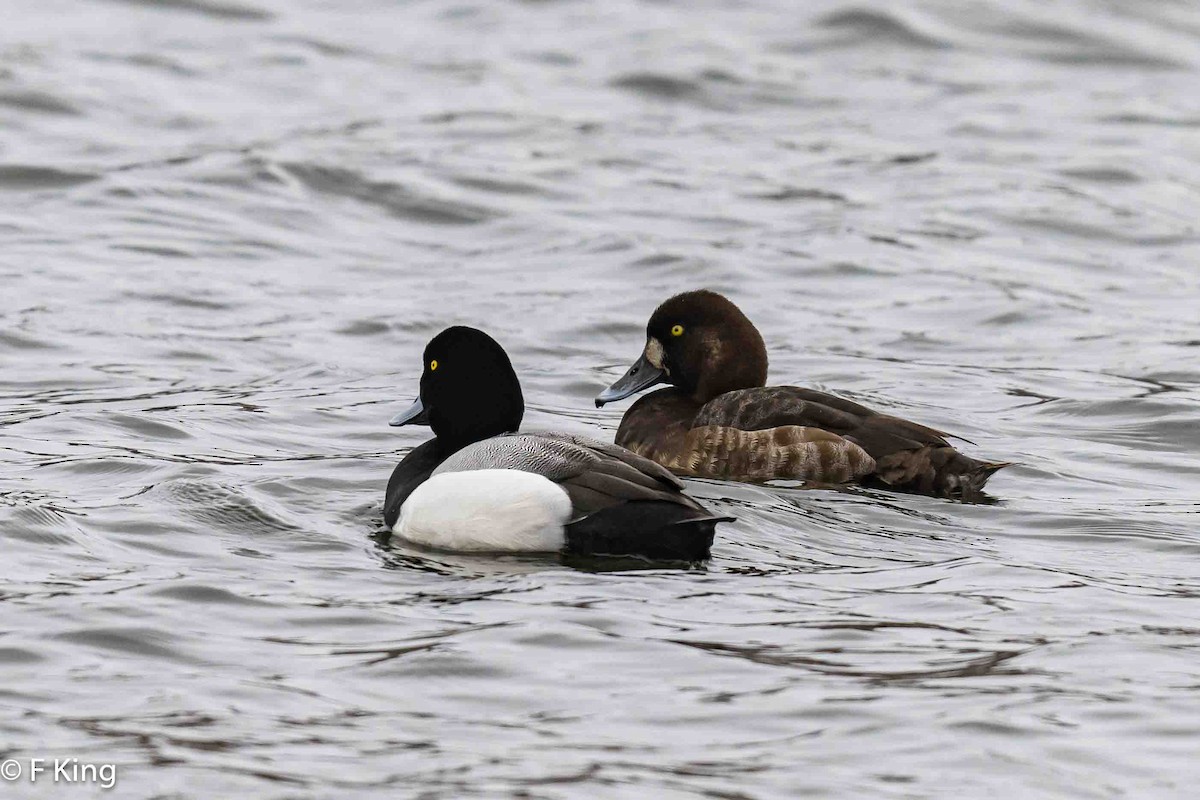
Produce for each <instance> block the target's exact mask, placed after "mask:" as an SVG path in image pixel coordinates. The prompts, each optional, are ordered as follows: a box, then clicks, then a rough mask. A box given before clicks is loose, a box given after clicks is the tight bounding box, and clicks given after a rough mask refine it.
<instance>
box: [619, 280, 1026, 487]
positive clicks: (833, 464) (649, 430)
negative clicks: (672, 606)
mask: <svg viewBox="0 0 1200 800" xmlns="http://www.w3.org/2000/svg"><path fill="white" fill-rule="evenodd" d="M766 380H767V349H766V347H765V345H764V344H763V340H762V336H761V335H759V333H758V330H757V329H756V328H755V327H754V325H753V323H751V322H750V320H749V319H747V318H746V316H745V315H744V314H743V313H742V312H741V310H740V309H738V307H737V306H735V305H734V304H733V303H731V302H730V301H729V300H728V299H726V298H725V297H723V296H721V295H719V294H717V293H715V292H710V291H703V290H702V291H696V292H686V293H684V294H680V295H676V296H675V297H672V298H671V299H669V300H667V301H666V302H665V303H663V304H662V305H661V306H659V307H658V309H657V310H656V311H655V312H654V314H653V316H651V317H650V322H649V323H648V324H647V325H646V348H645V350H644V351H643V353H642V356H641V358H639V359H638V360H637V361H636V362H635V363H634V365H633V366H632V367H630V368H629V371H628V372H626V373H625V375H624V376H623V377H622V378H621V379H620V380H618V381H617V382H616V383H614V384H613V385H612V386H611V387H609V388H608V389H606V390H605V391H604V392H602V393H601V394H600V396H599V397H597V398H596V405H597V406H602V405H604V404H605V403H608V402H611V401H613V400H620V399H622V398H625V397H629V396H630V395H631V394H634V393H635V392H640V391H642V390H643V389H647V388H649V387H651V386H653V385H655V384H658V383H669V384H671V386H672V388H669V389H660V390H658V391H656V392H652V393H650V394H649V395H647V396H645V397H643V398H641V399H639V400H638V401H637V402H636V403H634V404H633V406H632V407H631V408H630V409H629V411H627V412H625V416H624V418H623V419H622V420H621V426H620V428H618V430H617V444H619V445H621V446H623V447H628V448H629V449H630V450H632V451H634V452H635V453H638V454H640V455H643V456H646V457H647V458H650V459H653V460H654V461H657V462H658V463H659V464H662V465H663V466H665V467H667V468H669V469H671V470H672V471H674V472H676V473H678V474H681V475H694V476H700V477H710V478H726V479H733V480H745V481H760V480H771V479H774V478H790V479H795V480H804V481H809V482H815V483H843V482H846V481H851V480H865V481H869V482H874V483H879V484H883V485H885V486H887V487H890V488H894V489H902V490H906V491H915V492H922V493H925V494H933V495H938V496H942V497H956V498H963V499H974V498H976V497H978V495H979V493H980V491H981V490H982V489H983V485H984V483H986V482H987V479H988V478H989V477H990V476H991V475H992V473H993V472H995V471H996V470H998V469H1000V468H1001V467H1004V466H1006V465H1005V464H1001V463H987V462H983V461H977V460H975V459H973V458H970V457H969V456H966V455H963V454H962V453H960V452H958V451H957V450H955V449H954V448H953V447H951V446H950V444H949V443H948V442H947V441H946V438H945V437H946V434H943V433H941V432H939V431H936V430H933V429H932V428H927V427H925V426H924V425H918V424H917V423H915V422H909V421H907V420H903V419H900V418H898V417H892V416H887V415H885V414H880V413H878V412H875V411H872V410H871V409H869V408H866V407H864V406H861V405H859V404H858V403H853V402H850V401H849V400H844V399H842V398H840V397H835V396H833V395H829V394H825V393H823V392H817V391H813V390H812V389H802V388H799V387H796V386H765V385H764V384H765V383H766Z"/></svg>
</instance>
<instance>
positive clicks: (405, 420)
mask: <svg viewBox="0 0 1200 800" xmlns="http://www.w3.org/2000/svg"><path fill="white" fill-rule="evenodd" d="M428 424H429V412H428V411H426V410H425V406H424V404H423V403H421V398H419V397H418V398H417V399H416V400H414V401H413V404H412V405H411V406H409V407H408V408H406V409H404V410H403V411H401V412H400V413H399V414H397V415H396V416H394V417H392V418H391V419H390V420H388V425H391V426H392V427H393V428H398V427H400V426H401V425H428Z"/></svg>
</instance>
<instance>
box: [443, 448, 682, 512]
mask: <svg viewBox="0 0 1200 800" xmlns="http://www.w3.org/2000/svg"><path fill="white" fill-rule="evenodd" d="M479 469H516V470H521V471H524V472H532V473H535V474H537V475H541V476H542V477H544V478H547V479H549V480H551V481H554V482H555V483H557V484H558V485H559V486H561V487H562V488H563V489H564V490H565V491H566V492H567V494H568V496H570V498H571V504H572V510H573V513H572V517H573V519H580V518H582V517H585V516H587V515H589V514H593V513H595V512H597V511H600V510H601V509H604V508H607V507H609V506H613V505H617V504H619V503H625V502H629V501H633V500H655V501H661V502H666V503H671V504H675V505H680V506H684V507H687V508H690V509H697V510H698V509H701V506H700V504H699V503H697V502H696V501H695V500H693V499H692V498H690V497H688V496H687V495H686V494H684V493H683V483H682V482H681V481H680V480H679V479H678V478H676V477H675V476H674V475H672V474H671V473H670V472H668V471H667V470H666V469H665V468H664V467H662V466H660V465H658V464H656V463H655V462H653V461H651V460H650V459H648V458H643V457H642V456H639V455H637V454H636V453H633V452H631V451H629V450H626V449H625V448H623V447H618V446H617V445H612V444H605V443H604V442H599V441H596V440H595V439H589V438H587V437H583V436H572V435H569V434H561V433H536V434H534V433H513V434H506V435H504V436H495V437H492V438H491V439H485V440H484V441H481V442H476V443H475V444H472V445H469V446H467V447H464V448H463V449H462V450H459V451H458V452H457V453H455V454H454V455H453V456H451V457H450V458H448V459H446V460H445V461H444V462H442V464H441V465H440V466H439V467H438V468H437V470H435V471H434V474H435V475H436V474H440V473H443V472H463V471H469V470H479Z"/></svg>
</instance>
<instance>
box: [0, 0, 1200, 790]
mask: <svg viewBox="0 0 1200 800" xmlns="http://www.w3.org/2000/svg"><path fill="white" fill-rule="evenodd" d="M5 11H6V13H5V20H4V25H3V29H2V30H0V281H2V285H3V291H2V292H0V369H2V372H0V537H2V539H3V543H4V558H3V563H4V566H3V569H2V570H0V576H2V582H0V614H2V616H0V620H2V621H0V675H2V676H3V679H4V680H3V686H2V687H0V731H2V735H0V756H2V757H3V758H17V759H19V760H22V761H26V760H27V759H29V758H33V757H43V758H53V757H55V756H74V757H78V758H80V759H86V760H89V761H94V762H105V761H108V762H112V763H115V764H117V765H118V770H119V781H118V788H117V791H116V792H115V793H113V795H111V796H118V795H119V796H122V797H160V798H166V797H234V796H240V797H261V798H276V797H278V798H285V797H286V798H293V797H397V796H404V797H409V796H411V797H421V798H465V797H481V798H495V797H517V796H519V797H529V798H595V797H612V798H638V799H639V800H641V798H648V797H654V798H685V797H687V798H691V797H701V796H703V797H719V798H794V797H819V798H834V797H838V798H863V797H872V798H891V797H895V798H932V797H944V798H963V797H972V798H975V797H1021V798H1037V797H1047V798H1049V797H1053V798H1120V797H1129V798H1151V797H1152V798H1175V797H1178V798H1189V797H1193V796H1194V795H1195V786H1196V783H1197V779H1198V778H1200V767H1197V763H1198V762H1197V759H1196V752H1197V743H1198V736H1200V694H1198V692H1197V690H1198V689H1200V647H1198V642H1200V638H1198V637H1200V602H1198V599H1197V598H1198V594H1200V500H1198V494H1200V492H1198V489H1200V366H1198V362H1197V355H1198V354H1200V349H1198V348H1200V323H1198V315H1197V313H1196V308H1197V307H1200V303H1198V300H1200V277H1198V272H1197V265H1198V264H1200V223H1198V220H1200V93H1198V92H1197V91H1196V87H1197V85H1200V11H1198V10H1197V9H1196V8H1195V6H1194V5H1193V4H1189V3H1182V2H1167V1H1166V0H1162V1H1161V2H1117V1H1116V0H1109V1H1108V2H1103V1H1102V0H1070V1H1068V2H1059V3H1051V4H1047V3H1035V2H1003V3H1002V2H999V1H998V0H991V1H990V2H974V3H970V4H962V3H954V2H949V0H946V1H945V2H915V0H914V1H912V2H901V3H890V4H868V3H848V2H844V1H843V2H831V1H828V0H826V1H823V2H813V3H805V4H796V3H792V2H786V1H785V0H775V1H774V2H772V1H771V0H757V1H756V2H734V1H733V0H728V1H726V2H697V3H681V2H680V3H675V2H649V1H647V2H632V1H631V0H614V1H613V2H606V3H604V4H589V3H577V2H567V1H565V0H564V1H563V2H482V1H480V2H460V3H451V2H403V3H395V2H385V1H384V0H348V1H347V2H337V3H334V2H323V1H322V0H290V1H288V2H285V0H171V2H149V1H148V0H145V1H141V2H139V1H137V0H94V1H93V2H69V1H68V0H45V1H44V2H41V3H37V4H18V6H17V7H13V8H7V9H5ZM699 286H708V287H711V288H714V289H717V290H721V291H724V292H727V293H728V294H730V296H732V297H733V298H734V299H735V300H736V301H737V302H738V303H739V304H740V305H741V306H742V307H743V308H744V309H745V310H746V311H747V312H748V313H749V314H750V316H751V317H752V318H753V319H754V320H755V322H756V323H757V324H758V325H759V327H760V328H761V329H762V331H763V333H764V335H765V338H766V340H767V343H768V346H769V347H770V351H771V358H772V368H771V378H772V380H773V381H775V382H779V383H798V384H802V385H807V386H815V387H819V388H825V389H831V390H836V391H838V392H840V393H843V394H844V395H845V396H847V397H851V398H853V399H855V400H858V401H861V402H865V403H868V404H871V405H874V406H876V407H879V408H882V409H887V410H888V411H891V412H894V413H897V414H901V415H904V416H907V417H910V418H912V419H914V420H917V421H920V422H923V423H926V424H929V425H932V426H935V427H938V428H941V429H945V430H949V431H952V432H955V433H958V434H961V435H962V436H965V437H967V438H969V439H970V440H971V441H972V442H974V444H964V445H963V447H964V449H966V450H967V451H968V452H970V453H972V454H976V455H980V456H983V457H986V458H990V459H1000V460H1009V461H1015V462H1018V466H1015V467H1012V468H1010V469H1008V470H1005V471H1004V472H1002V473H1001V474H999V475H998V476H997V477H996V478H994V479H993V481H992V483H991V489H992V491H993V493H994V494H995V495H996V497H997V498H998V500H999V502H998V503H997V504H995V505H986V506H985V505H974V506H964V505H959V504H954V503H949V502H945V501H939V500H933V499H928V498H921V497H913V496H898V495H890V494H886V493H873V492H865V491H845V492H835V491H816V490H813V491H804V490H798V489H789V488H772V487H753V486H744V485H736V484H721V483H715V482H700V481H696V482H691V484H690V488H691V489H692V490H693V491H694V493H695V494H697V495H698V496H700V497H702V498H704V499H705V500H706V501H707V502H708V503H709V504H710V505H711V506H713V507H714V508H716V509H719V510H720V511H722V512H726V513H730V514H733V515H736V516H737V517H738V522H737V523H735V524H732V525H728V526H724V527H723V528H722V530H721V533H720V537H719V540H718V542H717V544H716V546H715V548H714V551H713V557H712V560H711V561H710V562H709V563H708V564H706V565H704V566H703V567H702V568H697V569H692V570H680V569H666V568H663V569H636V568H631V565H629V564H616V565H607V566H605V565H596V564H587V563H583V564H580V563H570V562H568V563H564V562H562V561H560V560H559V559H554V558H490V557H489V558H476V557H458V556H451V555H436V554H430V553H427V552H421V551H417V550H413V549H411V548H406V547H404V546H403V545H400V544H397V543H395V542H388V541H387V539H386V536H384V535H383V531H382V524H381V521H380V515H381V504H382V495H383V487H384V485H385V483H386V480H387V477H388V474H389V472H390V470H391V468H392V466H393V465H394V463H395V462H396V461H397V460H398V459H399V458H400V457H401V456H402V455H403V454H404V453H405V452H407V450H408V449H409V448H411V447H412V446H414V445H416V444H418V443H419V442H421V441H422V440H423V439H424V438H425V437H426V436H427V435H428V432H427V431H424V430H420V429H410V428H405V429H401V430H396V429H390V428H388V427H387V425H386V421H387V419H388V418H389V417H390V416H391V415H392V414H393V413H395V411H396V410H397V409H398V408H401V407H403V405H404V404H406V403H407V402H408V401H409V400H410V399H411V397H412V395H413V393H414V392H415V390H416V380H417V377H418V373H419V368H420V353H421V350H422V348H423V345H424V343H425V341H426V340H427V339H428V338H429V337H430V336H431V335H433V334H434V333H436V332H437V331H438V330H440V329H441V328H442V327H444V326H445V325H448V324H452V323H468V324H473V325H476V326H479V327H483V328H485V329H487V330H488V331H490V332H491V333H492V334H493V335H495V336H496V337H497V338H498V339H499V340H500V341H501V342H502V343H503V344H504V345H505V346H506V347H507V348H508V350H509V352H510V353H511V354H512V356H513V359H514V362H515V364H516V367H517V369H518V370H519V372H520V374H521V376H522V378H523V381H524V384H525V392H526V397H527V400H528V402H529V411H528V415H527V425H528V427H530V428H535V429H536V428H543V429H547V428H554V429H559V430H566V431H571V432H576V433H586V434H596V433H599V434H600V435H602V436H604V437H611V436H612V433H613V431H614V430H615V428H616V425H617V422H618V420H619V419H620V415H621V413H622V411H623V410H624V409H625V408H627V404H615V405H613V406H609V407H606V408H605V409H604V410H602V411H597V410H595V409H594V408H593V407H592V403H591V399H592V397H593V396H594V395H595V393H596V392H597V391H598V390H599V389H601V388H602V387H603V386H605V385H607V384H608V383H609V382H611V380H613V379H614V378H615V377H616V376H618V375H619V374H620V372H621V371H622V370H623V369H624V367H625V366H626V365H627V364H628V362H629V361H630V360H631V359H632V358H633V357H634V356H636V354H637V352H638V350H639V349H640V346H641V340H642V335H643V334H642V328H643V325H644V323H645V319H646V318H647V316H648V315H649V313H650V312H651V310H652V309H653V308H654V306H655V305H657V303H658V302H659V301H661V300H662V299H664V298H665V297H667V296H669V295H670V294H672V293H674V292H677V291H681V290H684V289H690V288H695V287H699ZM12 791H14V792H17V793H16V794H14V795H13V796H29V797H51V796H58V795H59V794H62V795H63V796H65V795H66V793H67V788H66V787H55V786H46V785H42V784H39V785H38V786H36V787H35V786H31V785H29V784H22V785H21V786H20V787H14V788H13V790H12ZM73 791H77V792H78V793H80V794H81V795H86V794H87V790H86V789H83V788H82V787H75V788H74V790H73Z"/></svg>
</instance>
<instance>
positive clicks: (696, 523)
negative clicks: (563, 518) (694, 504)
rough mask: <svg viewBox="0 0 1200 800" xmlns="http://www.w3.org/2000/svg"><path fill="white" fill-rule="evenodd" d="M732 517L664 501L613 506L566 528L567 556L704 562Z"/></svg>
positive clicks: (635, 502)
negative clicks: (723, 524) (720, 528)
mask: <svg viewBox="0 0 1200 800" xmlns="http://www.w3.org/2000/svg"><path fill="white" fill-rule="evenodd" d="M732 520H733V518H732V517H723V516H719V515H716V514H709V513H708V512H707V511H704V510H703V509H698V508H690V507H688V506H684V505H680V504H678V503H669V502H666V501H662V500H636V501H633V502H629V503H621V504H619V505H615V506H610V507H608V508H605V509H601V510H600V511H597V512H596V513H594V514H589V515H588V516H586V517H584V518H583V519H580V520H576V521H575V522H572V523H570V524H569V525H567V550H568V551H569V552H571V553H575V554H578V555H585V556H641V557H643V558H651V559H655V560H662V561H703V560H704V559H706V558H708V554H709V550H710V549H711V548H712V543H713V536H714V535H715V534H716V527H717V523H718V522H731V521H732Z"/></svg>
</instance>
